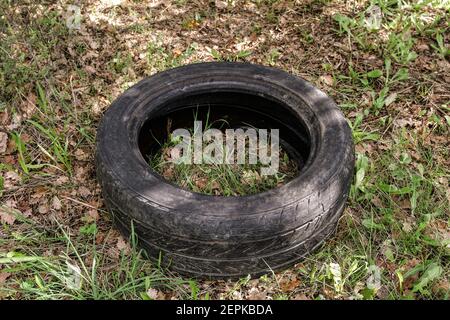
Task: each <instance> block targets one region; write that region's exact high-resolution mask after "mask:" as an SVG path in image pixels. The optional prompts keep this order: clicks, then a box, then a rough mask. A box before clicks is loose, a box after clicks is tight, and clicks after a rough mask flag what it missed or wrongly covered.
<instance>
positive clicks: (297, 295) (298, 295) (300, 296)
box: [292, 293, 311, 300]
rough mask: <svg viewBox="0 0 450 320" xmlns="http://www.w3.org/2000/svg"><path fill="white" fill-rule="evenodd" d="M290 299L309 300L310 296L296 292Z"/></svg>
mask: <svg viewBox="0 0 450 320" xmlns="http://www.w3.org/2000/svg"><path fill="white" fill-rule="evenodd" d="M292 300H311V298H308V297H307V296H306V295H305V294H304V293H297V294H296V295H295V296H293V297H292Z"/></svg>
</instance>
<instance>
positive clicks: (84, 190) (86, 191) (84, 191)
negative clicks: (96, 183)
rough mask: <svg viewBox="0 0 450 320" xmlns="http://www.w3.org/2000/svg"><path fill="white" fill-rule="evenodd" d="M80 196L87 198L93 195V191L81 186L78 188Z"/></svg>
mask: <svg viewBox="0 0 450 320" xmlns="http://www.w3.org/2000/svg"><path fill="white" fill-rule="evenodd" d="M78 194H79V195H80V196H82V197H87V196H90V195H91V191H90V190H89V189H88V188H86V187H84V186H81V187H79V188H78Z"/></svg>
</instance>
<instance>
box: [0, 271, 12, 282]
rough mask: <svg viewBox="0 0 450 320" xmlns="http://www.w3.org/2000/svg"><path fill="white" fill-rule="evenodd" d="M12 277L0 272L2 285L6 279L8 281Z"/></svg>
mask: <svg viewBox="0 0 450 320" xmlns="http://www.w3.org/2000/svg"><path fill="white" fill-rule="evenodd" d="M10 275H11V274H10V273H8V272H0V285H2V284H3V283H5V281H6V279H8V278H9V276H10Z"/></svg>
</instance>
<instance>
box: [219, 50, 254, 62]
mask: <svg viewBox="0 0 450 320" xmlns="http://www.w3.org/2000/svg"><path fill="white" fill-rule="evenodd" d="M251 54H252V52H251V51H249V50H241V51H238V52H237V53H231V54H223V53H220V52H219V51H217V50H216V49H211V56H212V57H213V58H214V60H217V61H241V60H244V59H245V58H246V57H248V56H250V55H251Z"/></svg>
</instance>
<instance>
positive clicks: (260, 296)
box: [247, 287, 267, 300]
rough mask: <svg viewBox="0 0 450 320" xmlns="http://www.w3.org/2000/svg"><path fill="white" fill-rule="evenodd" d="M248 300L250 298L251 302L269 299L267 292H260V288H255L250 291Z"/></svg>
mask: <svg viewBox="0 0 450 320" xmlns="http://www.w3.org/2000/svg"><path fill="white" fill-rule="evenodd" d="M247 298H248V299H249V300H266V298H267V293H266V292H261V291H259V289H258V288H255V287H253V288H251V289H250V290H249V291H248V296H247Z"/></svg>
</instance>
